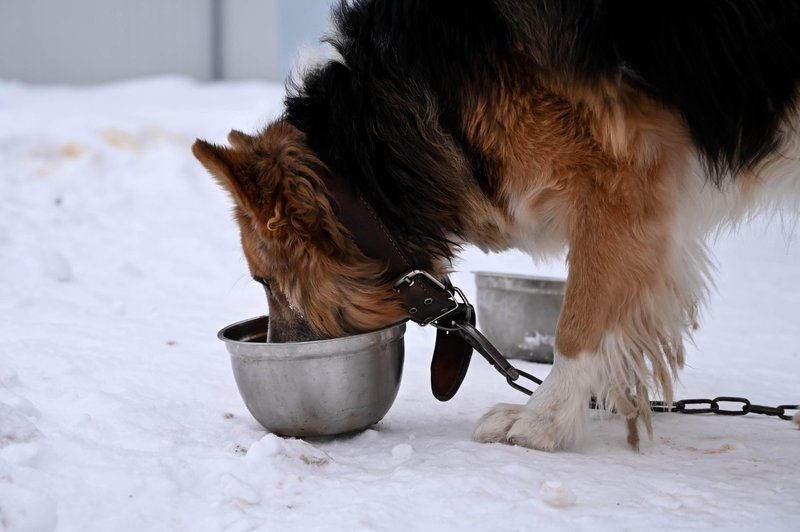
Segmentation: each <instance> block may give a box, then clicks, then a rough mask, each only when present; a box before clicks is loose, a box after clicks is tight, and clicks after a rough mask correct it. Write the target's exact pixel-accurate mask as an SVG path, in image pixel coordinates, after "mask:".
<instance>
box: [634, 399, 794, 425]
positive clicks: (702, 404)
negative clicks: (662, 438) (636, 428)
mask: <svg viewBox="0 0 800 532" xmlns="http://www.w3.org/2000/svg"><path fill="white" fill-rule="evenodd" d="M720 403H732V404H739V405H741V406H740V407H739V408H738V409H733V408H722V407H721V406H720ZM650 409H651V410H652V411H653V412H675V413H678V414H717V415H720V416H744V415H745V414H762V415H765V416H776V417H779V418H781V419H786V420H791V419H792V417H793V415H792V414H790V413H788V412H789V411H791V410H795V411H796V410H800V405H778V406H764V405H755V404H753V403H751V402H750V400H749V399H745V398H744V397H730V396H720V397H715V398H714V399H681V400H679V401H675V402H674V403H672V404H671V405H669V404H667V403H665V402H664V401H650Z"/></svg>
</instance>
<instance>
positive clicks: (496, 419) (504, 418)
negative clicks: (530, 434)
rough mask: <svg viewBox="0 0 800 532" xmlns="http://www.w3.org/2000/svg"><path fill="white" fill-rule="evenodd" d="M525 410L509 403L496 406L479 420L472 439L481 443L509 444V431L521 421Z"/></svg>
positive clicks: (520, 406)
mask: <svg viewBox="0 0 800 532" xmlns="http://www.w3.org/2000/svg"><path fill="white" fill-rule="evenodd" d="M523 408H525V407H524V406H522V405H512V404H508V403H500V404H498V405H495V406H494V407H493V408H492V409H491V410H489V411H488V412H486V413H485V414H484V415H483V417H481V418H480V420H478V425H477V426H476V427H475V432H473V434H472V437H473V438H474V439H475V441H479V442H481V443H496V442H504V443H505V442H508V439H507V435H508V431H509V429H511V426H512V425H513V424H514V423H515V422H516V421H517V420H518V419H519V417H520V414H521V412H522V410H523Z"/></svg>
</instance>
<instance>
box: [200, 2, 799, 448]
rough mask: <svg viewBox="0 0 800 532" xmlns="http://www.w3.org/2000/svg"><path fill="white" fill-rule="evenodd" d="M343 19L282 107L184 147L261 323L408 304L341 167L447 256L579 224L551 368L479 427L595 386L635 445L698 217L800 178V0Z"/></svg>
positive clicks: (292, 335) (661, 368)
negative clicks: (255, 284) (351, 230)
mask: <svg viewBox="0 0 800 532" xmlns="http://www.w3.org/2000/svg"><path fill="white" fill-rule="evenodd" d="M334 19H335V23H336V34H335V35H334V36H332V37H331V38H330V39H329V42H330V44H332V45H333V47H334V48H335V49H336V51H337V52H338V54H339V57H337V58H336V59H335V60H331V61H328V62H326V63H324V64H322V65H320V66H318V67H316V68H314V69H312V70H310V71H308V72H307V73H305V75H304V76H303V78H302V80H301V81H300V82H299V83H298V84H297V86H295V87H292V88H290V91H289V95H288V96H287V98H286V110H285V113H284V115H283V117H282V118H281V119H279V120H278V121H276V122H275V123H273V124H271V125H269V126H268V127H267V128H266V129H265V130H264V131H262V132H260V133H258V134H256V135H255V136H249V135H245V134H243V133H239V132H232V133H231V136H230V137H229V141H230V143H231V147H220V146H214V145H210V144H207V143H204V142H202V141H198V142H197V143H196V144H195V146H194V153H195V155H196V156H197V157H198V159H199V160H200V161H201V162H202V163H203V164H204V165H205V166H206V167H207V168H208V169H209V170H210V171H211V173H212V174H214V175H215V176H216V177H217V179H218V180H219V181H220V182H221V183H222V184H223V186H224V187H225V188H226V189H228V190H229V192H230V193H231V195H232V196H233V198H234V201H235V203H236V217H237V220H238V222H239V224H240V226H241V230H242V244H243V247H244V250H245V255H246V257H247V260H248V264H249V265H250V269H251V272H252V274H253V276H254V277H258V278H267V279H269V287H270V288H269V289H268V298H269V303H270V312H271V326H270V330H271V331H272V334H273V338H272V339H273V340H276V341H282V340H284V341H285V340H303V339H310V338H320V337H330V336H339V335H342V334H348V333H354V332H359V331H365V330H370V329H375V328H378V327H381V326H384V325H388V324H390V323H393V322H396V321H398V320H400V319H403V318H405V317H406V316H405V311H404V309H403V307H402V305H401V302H400V301H399V300H398V297H397V295H396V294H395V293H394V292H393V291H392V290H391V287H390V285H389V282H390V281H391V280H390V279H386V278H385V276H384V271H385V265H383V264H382V263H380V262H379V261H375V260H372V259H369V258H367V257H366V256H364V254H363V253H361V251H360V250H359V249H358V247H357V246H356V245H355V244H354V243H353V242H352V241H351V240H350V238H349V237H348V233H347V230H346V229H345V228H344V227H343V226H342V225H341V223H339V221H338V220H337V219H336V216H335V214H334V209H333V208H332V206H331V202H332V200H331V199H330V197H329V195H328V193H327V190H326V187H325V176H326V175H332V174H336V175H338V176H341V177H342V178H343V179H344V180H346V181H347V182H348V183H350V184H351V185H352V186H353V187H354V188H357V189H358V190H360V191H361V193H363V195H364V196H365V197H366V198H367V199H368V200H369V202H370V203H371V204H372V206H373V207H374V209H375V210H376V211H377V212H378V213H379V214H380V216H381V217H382V219H383V220H384V222H385V224H386V226H387V227H388V228H389V230H390V231H391V232H392V234H393V235H394V237H395V239H396V240H397V241H399V242H401V243H402V245H403V246H404V247H405V251H406V253H407V255H408V257H409V259H410V260H411V262H412V263H413V264H414V265H415V266H416V267H418V268H420V269H427V270H429V271H431V272H432V273H434V274H437V275H441V274H444V273H446V272H447V269H448V267H449V264H450V261H451V260H452V259H453V257H454V256H455V255H456V253H457V252H458V248H459V246H460V245H462V244H464V243H471V244H475V245H477V246H479V247H481V248H482V249H484V250H487V251H495V250H502V249H508V248H519V249H523V250H525V251H528V252H530V253H531V254H533V255H541V254H546V253H549V252H553V251H560V250H563V249H564V248H565V247H566V248H567V249H568V250H569V251H568V258H567V260H568V265H569V277H568V280H567V288H566V295H565V301H564V306H563V309H562V312H561V316H560V319H559V324H558V329H557V332H556V360H555V367H554V370H553V372H552V373H551V374H550V376H549V377H548V378H547V379H546V381H545V383H544V384H543V385H542V386H541V387H540V388H539V389H537V391H536V393H534V395H533V396H532V398H531V400H530V401H529V403H528V404H527V405H525V406H519V405H498V406H497V407H495V408H494V409H492V410H491V411H490V412H489V413H487V414H486V415H485V416H484V417H483V418H482V420H481V421H480V423H479V424H478V427H477V428H476V431H475V437H476V438H477V439H478V440H480V441H503V442H510V443H517V444H520V445H526V446H529V447H533V448H538V449H545V450H553V449H557V448H560V447H564V446H566V445H569V444H570V443H571V442H573V441H576V440H577V439H579V438H578V437H579V434H580V433H581V428H582V424H583V419H584V418H585V417H586V409H585V407H584V405H586V404H587V403H588V399H589V397H590V396H591V395H592V394H594V395H596V396H598V397H599V398H600V400H601V401H604V402H605V403H606V405H607V406H609V407H614V408H616V410H617V411H618V412H619V413H620V414H621V415H622V416H623V417H624V418H625V419H626V420H627V426H628V429H629V438H628V441H629V443H630V445H631V446H632V447H634V448H636V447H637V446H638V441H639V436H638V429H637V426H638V423H639V422H642V423H643V424H644V426H645V428H646V429H647V430H648V432H651V430H652V429H651V424H650V411H649V408H648V400H649V399H650V397H651V396H653V395H659V396H662V397H663V398H664V399H665V400H667V401H671V400H672V383H673V380H674V378H675V376H676V372H677V371H678V369H679V368H680V367H681V366H682V365H683V362H684V350H683V342H684V340H685V338H686V337H687V336H688V335H689V334H690V332H691V330H692V329H693V328H695V327H696V326H697V314H698V309H699V306H700V305H701V304H702V302H703V299H704V295H705V291H706V286H707V284H708V281H709V278H708V273H709V269H710V268H709V265H708V264H709V261H708V257H707V252H706V249H705V245H704V243H703V237H704V236H705V235H706V234H707V233H708V232H709V231H712V230H714V229H715V228H717V227H719V225H720V224H722V223H728V222H731V221H735V220H736V219H737V218H738V217H741V216H742V215H743V214H745V213H748V212H752V210H753V209H756V208H759V207H760V206H761V205H766V204H768V203H770V202H772V201H774V200H775V198H781V199H783V200H786V199H787V198H790V201H791V198H798V197H800V193H799V192H800V179H798V178H797V177H796V169H795V166H794V162H795V159H796V158H797V157H798V156H800V144H798V136H797V134H796V131H795V127H796V124H797V122H798V116H797V112H798V110H797V84H798V81H800V32H798V31H797V28H798V27H800V7H798V4H797V3H796V2H792V1H781V0H770V1H766V0H765V1H748V0H736V1H733V0H731V1H723V0H717V1H708V2H693V3H675V2H640V1H619V0H618V1H608V2H605V1H602V0H591V1H590V0H573V1H569V2H564V1H557V0H541V1H537V2H525V1H522V0H484V1H475V2H463V1H460V0H459V1H456V0H438V1H435V2H433V1H429V0H372V1H356V2H352V3H342V4H341V5H340V6H339V7H338V8H337V9H336V10H335V12H334ZM770 191H773V192H774V196H772V197H770V196H769V192H770ZM759 198H766V199H759ZM794 201H796V200H794ZM794 206H796V203H794ZM273 329H274V331H273Z"/></svg>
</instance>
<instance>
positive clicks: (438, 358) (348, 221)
mask: <svg viewBox="0 0 800 532" xmlns="http://www.w3.org/2000/svg"><path fill="white" fill-rule="evenodd" d="M320 174H321V175H323V176H324V178H325V184H326V186H327V188H328V193H329V194H330V196H331V198H332V200H333V201H332V203H331V205H332V207H333V209H334V212H335V213H336V216H337V217H338V218H339V221H340V222H341V223H342V225H344V226H345V227H346V228H347V230H348V231H350V234H351V235H352V238H353V241H354V242H355V244H356V245H357V246H358V248H359V249H360V250H361V252H362V253H364V255H366V256H367V257H370V258H372V259H375V260H379V261H381V262H385V263H386V265H387V270H386V276H387V277H388V278H390V279H393V280H395V281H394V287H395V289H396V290H397V291H398V292H399V293H400V295H401V296H402V297H403V300H404V301H405V304H406V308H407V310H408V315H409V317H410V319H411V320H412V321H414V322H416V323H418V324H420V325H429V324H431V323H434V322H436V321H437V320H438V319H440V318H442V317H443V316H444V315H446V314H448V315H451V316H453V315H454V314H453V313H455V312H462V313H464V314H465V315H464V316H463V319H464V321H466V322H468V323H471V324H472V325H475V313H474V312H473V311H472V310H471V307H469V308H468V309H465V308H463V307H461V306H459V304H458V303H457V302H456V301H455V300H454V299H453V292H452V290H451V289H450V283H449V280H447V279H445V281H444V282H443V283H442V282H440V281H439V280H437V279H435V278H433V277H431V276H430V275H429V274H427V273H426V272H424V271H421V270H417V269H415V268H414V267H413V266H412V265H411V263H410V261H409V260H408V258H407V257H406V254H405V253H404V252H403V249H402V248H401V247H400V246H399V245H398V244H397V241H395V239H394V237H393V236H392V234H391V233H390V232H389V230H388V229H387V227H386V225H385V224H384V223H383V221H382V220H381V218H380V217H379V216H378V214H377V213H376V212H375V210H374V209H373V208H372V206H371V205H370V204H369V202H368V201H367V200H366V199H365V198H364V196H363V195H362V194H361V192H360V191H358V190H357V189H356V188H354V187H353V186H352V185H350V184H349V183H346V182H345V181H344V180H343V179H342V178H341V177H340V176H338V175H336V174H335V173H333V172H320ZM471 357H472V346H471V345H470V344H469V343H468V342H467V341H465V339H464V338H463V337H462V335H461V334H456V333H455V332H453V331H445V330H442V329H439V330H438V331H437V333H436V345H435V347H434V350H433V359H432V361H431V391H432V392H433V396H434V397H436V398H437V399H439V400H440V401H447V400H449V399H450V398H452V397H453V396H454V395H455V394H456V392H457V391H458V388H459V387H460V386H461V383H462V382H463V380H464V377H465V376H466V374H467V369H468V368H469V362H470V359H471Z"/></svg>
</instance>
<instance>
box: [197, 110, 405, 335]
mask: <svg viewBox="0 0 800 532" xmlns="http://www.w3.org/2000/svg"><path fill="white" fill-rule="evenodd" d="M228 142H229V143H230V147H226V146H216V145H214V144H209V143H207V142H205V141H202V140H198V141H197V142H195V144H194V146H193V147H192V151H193V153H194V155H195V157H197V159H198V160H199V161H200V162H201V163H202V164H203V166H205V167H206V168H207V169H208V171H209V172H211V174H212V175H213V176H214V177H215V178H216V179H217V181H218V182H219V183H220V184H221V185H222V186H223V187H224V188H225V189H226V190H227V191H228V192H229V193H230V195H231V196H232V198H233V200H234V204H235V206H234V214H235V218H236V221H237V222H238V224H239V229H240V231H241V237H242V248H243V250H244V255H245V258H246V259H247V263H248V266H249V268H250V273H251V275H252V277H253V279H255V280H257V281H259V282H261V283H262V284H263V285H264V288H265V290H266V294H267V300H268V302H269V310H270V331H269V332H270V338H269V339H270V341H275V342H288V341H305V340H313V339H320V338H330V337H339V336H343V335H347V334H353V333H358V332H366V331H371V330H375V329H378V328H381V327H384V326H387V325H390V324H392V323H396V322H398V321H400V320H402V319H404V318H405V317H406V311H405V309H404V307H403V305H402V302H401V300H400V298H399V296H398V295H397V294H396V293H395V291H394V290H393V289H392V287H391V284H390V283H389V282H388V280H387V279H385V278H384V273H385V268H386V266H385V265H383V264H381V263H379V262H377V261H375V260H371V259H369V258H368V257H366V256H364V254H363V253H361V251H360V250H359V249H358V247H357V246H356V245H355V244H354V243H353V241H352V240H351V239H350V238H349V234H348V232H347V230H346V229H345V228H344V227H343V226H342V224H341V223H340V222H339V220H338V219H337V217H336V215H335V213H334V211H333V209H332V206H331V199H330V198H329V196H328V194H327V192H326V187H325V181H324V179H323V174H324V173H325V172H328V171H329V170H328V168H327V167H326V165H325V164H324V163H323V162H322V161H320V159H319V157H318V156H317V155H316V154H315V153H314V152H313V151H312V150H311V149H310V148H309V147H308V145H307V144H306V142H305V135H304V134H303V133H302V132H301V131H300V130H299V129H297V128H296V127H294V126H293V125H290V124H288V123H286V122H284V121H279V122H275V123H273V124H272V125H270V126H269V127H268V128H267V129H265V130H264V131H263V132H262V133H261V134H259V135H257V136H249V135H246V134H244V133H241V132H239V131H231V133H230V134H229V135H228Z"/></svg>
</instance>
